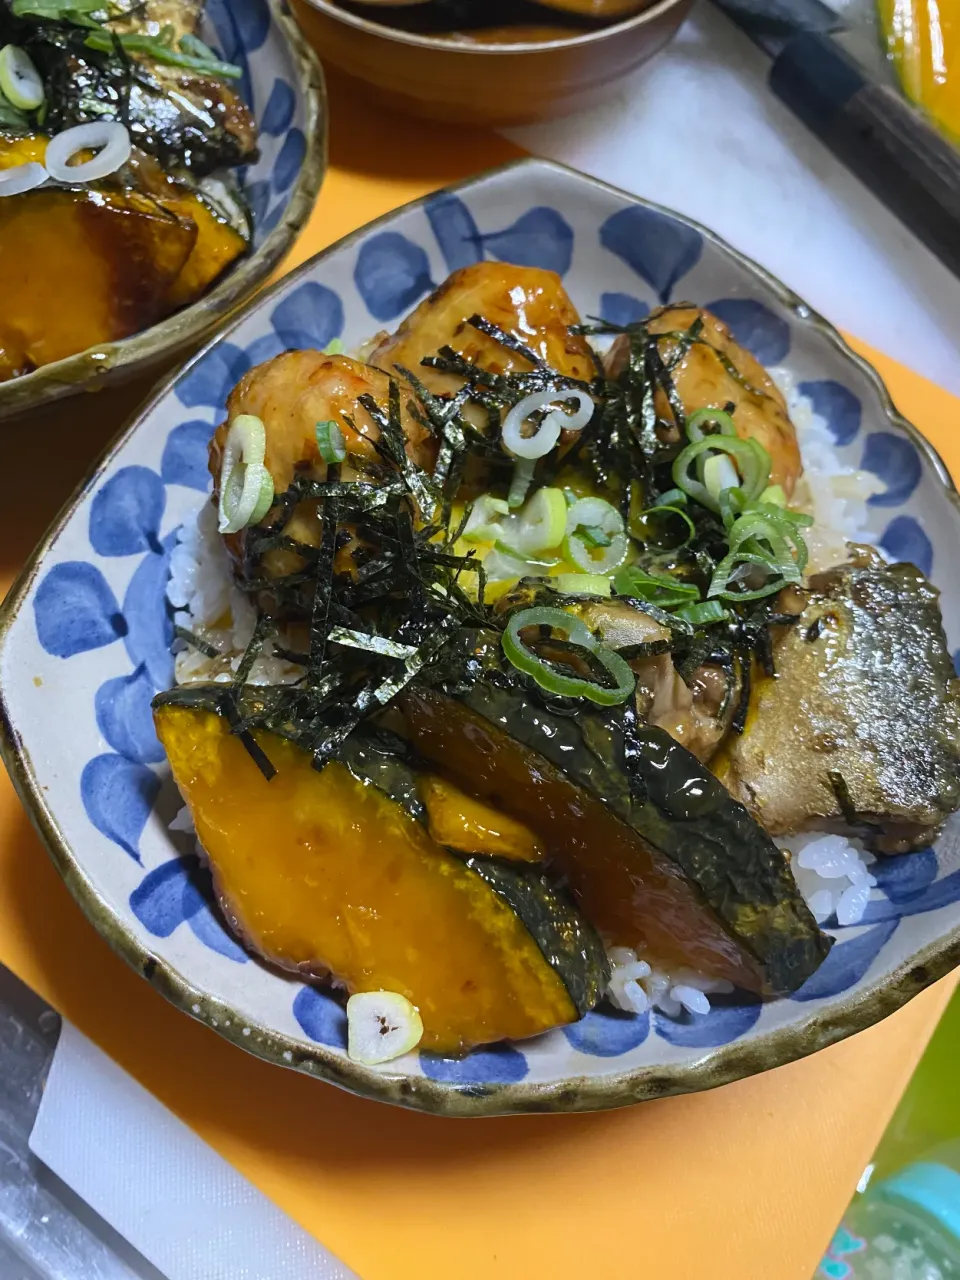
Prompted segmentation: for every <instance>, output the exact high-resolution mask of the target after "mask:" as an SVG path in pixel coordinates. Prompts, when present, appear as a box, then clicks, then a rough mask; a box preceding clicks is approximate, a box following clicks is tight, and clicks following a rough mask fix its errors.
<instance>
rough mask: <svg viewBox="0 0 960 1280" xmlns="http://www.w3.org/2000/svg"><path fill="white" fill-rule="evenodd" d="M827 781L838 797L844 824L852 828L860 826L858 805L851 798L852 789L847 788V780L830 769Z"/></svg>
mask: <svg viewBox="0 0 960 1280" xmlns="http://www.w3.org/2000/svg"><path fill="white" fill-rule="evenodd" d="M827 780H828V781H829V783H830V789H831V791H832V792H833V794H834V795H835V796H836V799H837V804H838V805H839V806H840V812H841V813H842V814H843V820H844V822H846V823H847V825H848V826H851V827H856V826H858V825H859V823H860V818H859V816H858V814H857V808H856V805H855V804H854V803H853V800H852V799H851V798H850V788H849V787H848V786H847V780H846V778H845V777H844V776H843V774H842V773H839V772H838V771H837V770H836V769H828V770H827Z"/></svg>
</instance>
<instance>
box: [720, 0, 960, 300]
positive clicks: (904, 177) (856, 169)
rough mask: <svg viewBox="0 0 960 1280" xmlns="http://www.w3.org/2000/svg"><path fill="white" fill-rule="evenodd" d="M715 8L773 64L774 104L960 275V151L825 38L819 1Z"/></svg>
mask: <svg viewBox="0 0 960 1280" xmlns="http://www.w3.org/2000/svg"><path fill="white" fill-rule="evenodd" d="M715 2H716V3H717V4H718V5H719V7H720V8H721V9H722V10H723V11H724V13H726V14H727V15H728V17H730V18H732V19H733V20H734V22H736V23H737V25H738V26H739V27H741V28H742V29H743V30H744V31H745V32H746V33H747V35H749V36H750V38H751V39H752V40H753V41H754V43H755V44H757V45H759V46H760V48H762V49H763V50H764V51H765V52H766V53H768V54H769V55H770V56H771V57H772V58H773V66H772V67H771V70H770V87H771V89H772V90H773V92H774V93H775V94H776V95H777V97H778V98H780V99H781V100H782V101H783V102H784V103H785V104H786V105H787V106H788V107H789V108H790V109H791V111H793V112H794V113H795V114H796V115H797V116H798V117H799V118H800V119H801V120H802V121H803V123H804V124H805V125H806V126H807V127H808V128H809V129H811V130H812V132H813V133H815V134H816V135H817V137H818V138H820V140H821V141H822V142H823V143H825V145H826V146H827V147H829V148H830V150H831V151H832V152H833V153H834V155H835V156H836V157H837V158H838V159H839V160H841V161H842V162H843V163H844V164H845V165H846V166H847V168H848V169H850V170H851V171H852V172H853V173H855V174H856V175H857V177H858V178H860V180H861V181H862V182H863V183H864V184H865V185H866V186H867V187H869V188H870V190H871V191H872V192H873V193H874V195H876V196H877V197H878V198H879V199H880V200H882V201H883V203H884V204H885V205H886V206H887V208H889V209H890V211H891V212H892V213H894V214H895V215H896V216H897V217H898V218H899V219H900V221H901V222H903V223H904V225H905V226H907V227H908V228H909V229H910V230H911V231H912V232H913V233H914V235H916V236H917V238H918V239H919V240H921V241H923V243H924V244H925V245H926V246H927V248H928V249H930V250H931V251H932V252H933V253H935V254H936V256H937V257H938V258H939V259H940V261H941V262H942V263H943V264H944V266H946V267H948V268H949V269H950V270H951V271H952V272H953V273H954V275H957V276H960V151H957V150H956V149H955V148H954V147H953V146H952V145H951V144H950V143H949V142H948V141H947V140H946V139H945V138H943V137H942V136H941V135H940V134H939V133H937V131H936V130H935V129H934V128H933V127H932V126H931V125H930V124H928V123H927V121H926V120H925V119H924V117H923V116H922V115H921V114H920V112H919V111H916V110H915V109H914V108H913V107H911V106H910V105H909V104H908V103H907V102H905V101H904V100H903V99H902V98H901V97H900V96H899V95H898V94H897V93H896V92H895V90H893V89H892V88H890V87H888V86H887V85H882V84H878V83H877V81H876V80H875V79H873V77H872V76H871V75H870V74H869V73H868V72H867V71H866V70H865V69H864V68H863V67H862V66H861V65H860V64H859V63H858V62H857V61H856V59H854V58H853V57H851V56H850V54H848V53H847V52H846V51H845V50H844V49H842V48H841V47H840V45H838V44H837V43H836V41H835V40H833V39H832V36H833V35H834V34H835V33H836V32H838V31H842V30H844V24H843V23H842V22H841V21H840V19H839V18H838V17H837V15H836V14H835V13H834V12H833V10H831V9H828V8H827V6H826V5H825V4H821V3H820V0H766V2H764V0H715Z"/></svg>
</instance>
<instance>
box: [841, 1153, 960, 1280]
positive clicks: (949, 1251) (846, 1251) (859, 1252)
mask: <svg viewBox="0 0 960 1280" xmlns="http://www.w3.org/2000/svg"><path fill="white" fill-rule="evenodd" d="M934 1157H935V1158H934ZM958 1169H960V1142H954V1143H950V1144H947V1145H945V1146H943V1147H939V1148H937V1149H936V1150H935V1151H934V1152H932V1153H931V1158H930V1159H926V1160H920V1161H917V1162H916V1163H915V1164H911V1165H908V1166H907V1167H906V1168H905V1169H902V1170H900V1172H899V1173H896V1174H894V1176H893V1177H891V1178H887V1179H886V1180H884V1181H881V1182H879V1183H876V1184H872V1185H870V1186H869V1187H868V1189H867V1191H866V1192H865V1193H864V1194H863V1195H861V1196H859V1197H857V1199H855V1200H854V1202H853V1203H852V1204H851V1206H850V1208H849V1209H848V1210H847V1213H846V1215H845V1217H844V1219H843V1222H842V1223H841V1224H840V1226H839V1227H838V1229H837V1231H836V1234H835V1235H834V1237H833V1240H832V1241H831V1243H830V1247H829V1249H828V1250H827V1253H826V1256H825V1257H824V1258H823V1260H822V1261H821V1263H820V1266H819V1267H818V1269H817V1274H816V1280H960V1172H958Z"/></svg>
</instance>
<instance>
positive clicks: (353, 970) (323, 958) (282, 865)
mask: <svg viewBox="0 0 960 1280" xmlns="http://www.w3.org/2000/svg"><path fill="white" fill-rule="evenodd" d="M222 692H223V687H222V686H219V687H217V686H213V687H210V686H206V687H203V686H200V687H198V686H191V687H187V688H184V689H181V690H174V691H173V692H172V693H170V694H164V695H161V696H160V697H159V698H158V699H157V701H156V704H155V719H156V726H157V732H158V734H159V736H160V740H161V741H162V743H163V745H164V747H165V748H166V751H167V756H168V758H169V760H170V765H171V768H172V769H173V775H174V778H175V779H176V781H177V784H178V786H179V787H180V790H181V792H182V794H183V796H184V799H185V800H186V802H187V804H188V805H189V807H190V810H191V812H192V814H193V818H194V822H195V823H196V828H197V833H198V836H199V838H200V841H201V843H202V845H203V847H204V849H205V850H206V852H207V855H208V857H209V860H210V866H211V869H212V872H213V878H214V883H215V885H216V888H217V892H218V895H219V899H220V902H221V905H222V907H223V910H224V913H225V915H226V917H227V919H228V921H229V922H230V924H231V926H232V927H233V928H234V929H235V930H236V932H237V933H238V934H239V935H240V936H241V937H243V938H244V939H245V940H246V942H247V944H248V945H249V946H250V947H251V948H252V949H253V950H255V951H256V952H258V953H259V954H260V955H262V956H263V957H264V958H265V959H267V960H269V961H271V962H272V963H273V964H276V965H278V966H279V967H281V968H283V969H286V970H290V971H293V972H298V973H301V974H305V975H317V976H320V975H323V974H325V973H327V972H330V973H333V974H335V975H336V976H337V977H338V978H340V979H341V980H342V981H343V982H344V983H345V984H346V985H347V988H348V989H349V990H350V991H351V992H358V991H378V990H385V991H394V992H398V993H399V994H401V995H404V996H406V997H407V999H409V1000H410V1001H411V1002H412V1003H413V1004H415V1005H416V1006H417V1007H418V1009H419V1011H420V1016H421V1018H422V1020H423V1026H424V1035H423V1041H422V1043H423V1045H424V1047H427V1048H430V1049H435V1050H440V1051H444V1052H459V1051H461V1050H463V1049H465V1048H469V1047H470V1046H472V1045H477V1044H485V1043H488V1042H491V1041H496V1040H500V1039H503V1038H510V1039H522V1038H524V1037H526V1036H532V1035H536V1034H538V1033H539V1032H541V1031H544V1030H546V1029H547V1028H549V1027H555V1026H558V1025H561V1024H564V1023H569V1022H573V1021H575V1020H576V1019H577V1018H579V1017H580V1016H581V1015H582V1014H583V1013H584V1012H585V1011H586V1010H587V1009H589V1008H590V1007H591V1006H592V1005H593V1004H594V1003H595V1002H596V1000H597V999H598V998H599V995H600V994H601V992H602V990H603V986H604V984H605V981H606V962H605V957H604V953H603V948H602V946H601V944H600V941H599V939H598V938H597V936H596V935H595V934H594V932H593V930H592V929H591V928H590V927H589V926H588V925H587V924H586V923H585V922H584V921H583V920H582V919H581V918H580V916H579V915H578V913H577V912H576V910H575V909H574V908H573V906H572V904H571V903H570V902H569V901H567V900H565V899H564V898H563V897H562V896H561V895H560V894H559V893H557V892H556V891H555V890H554V889H553V888H552V887H551V886H550V885H549V884H548V883H547V882H546V880H544V879H543V877H542V876H541V875H540V874H539V873H538V872H537V871H536V870H535V869H528V868H525V867H523V868H520V867H518V866H516V865H512V864H509V863H506V862H500V861H497V860H491V859H488V858H477V859H466V860H464V859H461V858H458V857H457V856H455V855H454V854H453V853H450V852H449V851H447V850H446V849H443V848H441V847H440V846H439V845H437V844H436V843H435V842H434V841H433V840H432V839H431V838H430V835H429V833H428V831H427V830H426V828H425V827H424V826H423V825H422V824H421V823H420V822H418V821H417V820H416V819H415V818H414V817H412V816H411V815H410V814H409V813H408V812H407V811H406V810H405V808H404V807H403V804H402V803H397V802H395V801H394V800H392V799H390V798H389V797H388V796H387V795H386V794H385V793H384V792H383V791H382V790H381V789H380V788H379V787H378V786H372V785H365V784H364V782H363V781H361V780H360V778H358V777H357V776H355V773H353V772H351V770H350V769H348V768H347V767H346V766H345V765H344V764H341V763H339V762H333V763H330V764H328V765H327V766H326V768H324V769H323V770H322V771H320V772H318V771H317V770H316V769H314V768H313V766H312V760H311V757H310V755H309V753H308V752H306V751H304V750H303V749H302V748H300V747H298V746H296V745H295V744H294V743H292V742H290V741H287V740H286V739H284V738H281V737H279V736H277V735H273V734H268V733H260V732H259V731H258V732H257V734H256V738H257V742H258V744H259V745H260V747H261V748H262V749H263V750H265V751H266V753H267V755H268V756H269V759H270V761H271V763H272V764H273V766H274V768H275V769H276V773H275V775H274V776H273V777H272V778H271V779H270V780H269V781H268V780H267V778H266V777H265V776H264V774H263V773H262V772H261V771H260V769H259V768H258V766H257V764H256V763H255V762H254V760H253V758H252V756H251V755H250V753H249V752H248V750H247V749H246V748H245V746H244V744H243V742H242V741H241V740H240V739H239V738H238V737H237V736H235V735H233V734H232V733H231V732H230V726H229V724H228V722H227V720H226V719H225V718H223V717H221V716H220V715H219V714H217V712H216V711H215V710H210V709H208V708H209V707H210V706H215V705H216V699H217V698H218V697H219V696H220V695H222ZM361 764H362V762H361ZM402 773H403V766H402V764H401V763H400V762H397V763H396V767H395V768H394V769H393V770H392V771H391V774H390V776H392V777H393V779H394V781H395V782H396V783H397V785H398V786H399V787H400V791H401V793H402V795H401V799H402V797H403V796H406V797H407V798H408V799H409V800H410V801H411V803H415V800H414V796H415V788H414V787H413V786H412V785H410V783H409V781H408V780H406V781H405V780H403V778H402ZM385 776H386V775H382V777H381V780H384V779H385Z"/></svg>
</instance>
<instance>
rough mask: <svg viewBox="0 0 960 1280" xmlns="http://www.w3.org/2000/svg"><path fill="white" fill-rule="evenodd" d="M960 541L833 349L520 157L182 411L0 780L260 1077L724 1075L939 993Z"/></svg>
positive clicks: (115, 465) (955, 794)
mask: <svg viewBox="0 0 960 1280" xmlns="http://www.w3.org/2000/svg"><path fill="white" fill-rule="evenodd" d="M958 542H960V526H958V510H957V502H956V497H955V494H954V491H953V488H952V486H951V484H950V481H949V477H948V475H947V473H946V471H945V469H944V467H943V465H942V463H941V462H940V461H939V459H938V458H937V457H936V455H935V453H934V452H933V450H932V449H931V448H930V447H929V446H928V445H926V444H925V443H924V441H923V440H922V438H921V437H920V436H919V435H918V434H917V433H916V432H915V431H914V429H913V428H912V427H910V426H909V425H908V424H907V423H905V422H904V421H903V419H902V418H900V417H899V416H898V415H897V413H896V412H895V410H894V408H893V406H892V404H891V403H890V400H889V398H888V396H887V395H886V393H885V391H884V389H883V386H882V384H881V383H880V380H879V379H878V377H877V375H876V374H875V373H874V372H873V371H872V370H871V369H870V368H869V367H868V366H867V365H866V364H865V363H864V362H863V361H861V360H860V359H858V358H857V357H856V356H854V355H853V354H852V352H850V350H849V349H848V348H847V347H846V346H845V344H844V343H843V342H842V340H841V339H840V338H839V336H838V335H837V334H836V332H835V331H834V330H833V329H832V328H830V326H829V325H827V324H826V322H824V321H823V320H821V319H820V318H819V317H817V316H816V315H814V314H812V313H811V312H810V310H809V309H808V308H807V307H806V306H804V305H803V304H802V303H800V302H799V301H798V300H797V299H796V298H795V297H794V295H792V294H791V293H790V292H789V291H787V290H786V289H785V288H784V287H783V286H781V285H780V284H778V283H777V282H776V281H775V280H773V279H772V278H771V277H769V276H768V275H766V274H765V273H764V272H763V271H762V270H760V269H759V268H758V267H756V266H755V265H754V264H753V263H751V262H749V261H748V260H747V259H745V258H743V257H742V256H740V255H738V254H736V253H735V252H733V251H732V250H731V249H729V248H728V247H727V246H726V245H724V244H723V243H722V242H720V241H719V240H718V239H716V238H715V237H714V236H713V235H711V233H709V232H708V231H706V230H705V229H703V228H701V227H698V226H696V225H694V224H692V223H690V222H688V221H686V220H685V219H683V218H680V217H678V216H676V215H674V214H670V213H668V212H667V211H665V210H662V209H660V208H657V207H656V206H653V205H650V204H646V203H643V202H638V201H636V200H635V199H633V198H632V197H630V196H628V195H626V194H624V193H621V192H618V191H615V190H613V189H612V188H609V187H606V186H604V185H602V184H600V183H598V182H595V181H593V180H591V179H588V178H585V177H583V176H581V175H578V174H575V173H573V172H571V171H569V170H565V169H563V168H561V167H559V166H555V165H552V164H548V163H545V162H541V161H533V160H530V161H523V162H520V163H518V164H516V165H512V166H509V167H507V168H506V169H503V170H499V171H496V172H494V173H491V174H488V175H484V176H482V177H479V178H477V179H475V180H473V181H471V182H469V183H467V184H465V185H464V186H462V187H460V188H458V189H456V190H455V191H448V192H443V193H440V194H438V195H436V196H433V197H431V198H429V199H427V200H424V201H420V202H417V203H415V204H413V205H410V206H407V207H406V208H404V209H401V210H399V211H397V212H396V213H393V214H390V215H389V216H387V217H386V218H384V219H382V220H381V221H380V222H379V223H376V224H373V225H372V226H371V227H368V228H365V229H364V230H362V231H360V232H358V233H356V234H355V235H353V236H350V237H348V238H347V239H346V240H344V241H341V242H340V243H339V244H337V245H335V246H333V247H332V248H331V249H329V250H327V251H325V252H324V253H322V254H320V255H319V256H318V257H317V258H315V259H313V260H312V261H311V262H309V263H307V264H305V265H304V266H303V267H301V268H299V269H298V270H297V271H295V272H294V273H292V275H290V276H289V277H287V278H286V279H284V280H283V281H281V282H280V284H279V285H277V286H275V288H274V289H273V290H272V291H270V292H269V293H267V294H265V295H264V296H262V297H261V298H259V299H257V300H256V301H255V302H254V303H253V304H251V305H250V306H249V307H248V308H247V309H246V311H245V312H244V313H243V315H242V316H241V317H240V318H239V319H238V320H237V321H236V322H235V323H234V324H233V325H232V326H231V327H230V329H228V330H227V331H226V332H224V333H223V334H221V335H220V336H219V337H218V338H217V339H216V340H215V341H214V342H213V343H212V344H211V345H210V346H209V347H208V348H207V349H206V350H205V351H204V352H203V353H201V354H200V356H198V357H197V358H196V359H195V360H194V361H192V362H191V364H190V365H189V366H188V367H187V368H186V369H184V370H183V371H182V372H181V373H180V374H178V375H177V377H176V378H174V379H173V380H171V381H170V382H168V383H167V384H166V385H165V386H164V387H163V388H161V390H160V391H159V392H158V393H157V395H156V396H155V397H154V398H153V400H152V401H151V402H150V403H149V404H148V406H147V407H146V408H145V409H144V410H143V412H142V413H141V415H140V417H139V418H138V419H137V421H136V422H135V423H134V425H133V426H132V427H131V428H130V429H129V430H128V431H127V432H126V433H125V434H124V436H123V437H122V438H121V440H120V441H119V442H118V444H117V445H116V446H115V447H114V449H113V450H112V451H111V453H110V454H109V456H108V458H107V459H106V461H105V462H104V463H103V464H102V466H101V467H100V468H98V470H97V472H96V474H95V475H93V476H92V477H91V479H90V481H89V483H88V485H87V486H86V488H85V490H84V492H83V493H82V494H81V495H80V496H79V497H78V498H77V499H76V500H75V501H74V502H73V503H72V504H71V506H70V509H69V510H68V511H67V512H66V513H65V514H64V515H63V517H62V518H61V520H60V521H59V522H58V524H57V526H56V527H55V528H54V529H53V530H52V532H51V534H50V535H49V537H48V539H47V540H46V542H45V544H44V545H43V546H42V547H41V548H40V549H39V551H38V552H37V554H36V555H35V557H34V559H33V561H32V562H31V564H30V566H29V567H28V569H27V570H26V572H25V574H24V576H23V578H22V579H21V581H20V583H19V585H18V586H17V588H16V589H15V590H14V592H13V593H12V594H11V596H10V598H9V599H8V601H7V603H6V605H5V607H4V614H5V616H4V620H3V626H4V634H3V650H2V655H0V676H2V680H0V684H2V688H3V700H4V711H5V718H6V724H7V738H6V743H5V754H6V759H7V762H8V765H9V766H10V768H11V770H12V772H13V774H14V776H15V779H16V780H17V783H18V786H19V788H20V790H21V794H22V795H23V796H24V798H25V800H26V802H27V803H28V805H30V806H31V807H32V809H33V811H34V813H35V816H36V818H37V821H38V823H39V825H40V827H41V830H42V831H43V833H44V835H45V837H46V839H47V841H48V844H49V845H50V848H51V851H52V853H53V856H54V859H55V860H56V862H57V864H58V865H59V867H60V868H61V870H62V871H63V873H64V875H65V878H66V880H67V882H68V884H69V885H70V887H71V889H72V891H73V892H74V893H75V894H76V896H77V898H78V900H79V901H80V903H81V905H82V906H83V908H84V910H85V911H86V912H87V913H88V915H89V916H90V917H91V919H92V920H93V921H94V923H95V924H96V925H97V927H98V928H99V929H100V930H101V931H102V932H103V933H104V934H105V936H106V937H107V938H108V939H109V940H110V941H111V942H112V943H113V945H114V946H115V947H116V948H117V949H118V950H119V951H120V952H121V953H122V954H123V955H124V956H126V958H127V959H128V960H129V961H130V962H131V963H132V964H134V965H135V966H136V967H137V968H138V969H140V970H141V971H142V972H143V973H144V974H145V976H147V977H148V978H149V980H150V981H151V982H153V983H154V984H155V985H156V986H157V987H158V988H159V989H160V990H162V991H163V992H164V994H165V995H167V996H168V997H169V998H170V999H172V1000H173V1001H174V1002H175V1003H176V1004H177V1005H178V1006H179V1007H180V1008H182V1009H183V1010H185V1011H186V1012H188V1013H190V1014H192V1015H193V1016H195V1017H197V1018H200V1019H202V1020H203V1021H205V1022H207V1023H208V1024H209V1025H211V1026H213V1027H215V1028H216V1029H217V1030H218V1031H219V1032H220V1033H221V1034H223V1035H225V1036H227V1037H228V1038H229V1039H231V1040H233V1041H234V1042H235V1043H236V1044H238V1045H241V1046H242V1047H243V1048H245V1049H248V1050H251V1051H252V1052H255V1053H258V1054H260V1055H261V1056H263V1057H265V1058H268V1059H269V1060H272V1061H274V1062H277V1063H279V1064H284V1065H288V1066H293V1067H295V1068H297V1069H299V1070H302V1071H305V1072H308V1073H310V1074H313V1075H316V1076H319V1077H321V1078H323V1079H326V1080H330V1081H332V1082H334V1083H337V1084H340V1085H343V1086H344V1087H346V1088H349V1089H352V1090H354V1091H356V1092H358V1093H363V1094H366V1095H369V1096H372V1097H377V1098H381V1099H384V1100H387V1101H392V1102H396V1103H400V1104H402V1105H406V1106H412V1107H418V1108H421V1109H424V1110H431V1111H437V1112H442V1113H446V1114H453V1115H482V1114H492V1113H498V1112H500V1113H502V1112H508V1111H525V1110H538V1111H542V1110H575V1109H590V1108H599V1107H609V1106H617V1105H621V1104H624V1103H628V1102H632V1101H637V1100H642V1099H643V1098H647V1097H652V1096H662V1095H663V1094H666V1093H671V1092H681V1091H686V1090H692V1089H699V1088H706V1087H711V1086H714V1085H717V1084H721V1083H723V1082H725V1081H728V1080H732V1079H736V1078H737V1077H739V1076H743V1075H746V1074H749V1073H750V1072H754V1071H758V1070H762V1069H765V1068H767V1067H772V1066H776V1065H778V1064H780V1063H782V1062H785V1061H788V1060H790V1059H791V1058H795V1057H797V1056H799V1055H801V1054H805V1053H809V1052H812V1051H813V1050H815V1049H818V1048H820V1047H822V1046H823V1045H825V1044H828V1043H830V1042H831V1041H833V1040H836V1039H838V1038H840V1037H842V1036H844V1035H847V1034H850V1033H851V1032H853V1031H856V1030H858V1029H859V1028H861V1027H863V1026H866V1025H868V1024H869V1023H870V1022H873V1021H875V1020H877V1019H878V1018H880V1017H882V1016H883V1015H884V1014H886V1013H888V1012H889V1011H891V1010H892V1009H894V1008H896V1007H897V1006H898V1005H900V1004H902V1003H903V1002H904V1001H905V1000H907V999H909V997H910V996H912V995H913V994H915V993H916V992H917V991H918V990H920V989H921V988H922V987H923V986H924V985H925V984H926V983H928V982H930V981H931V980H932V979H934V978H936V977H937V976H939V975H941V974H942V973H945V972H946V971H947V970H948V969H949V968H950V967H951V966H952V965H953V964H954V963H955V961H956V958H957V950H958V937H960V870H958V869H957V859H956V837H955V826H954V824H953V822H952V818H951V815H952V814H953V813H954V811H955V809H956V808H957V805H958V802H960V788H958V778H960V763H958V748H957V739H958V734H957V726H958V695H957V685H956V681H955V679H954V672H953V664H952V660H951V657H950V647H949V643H948V640H947V636H948V635H949V636H951V637H952V638H953V639H954V641H955V640H956V636H957V633H958V630H960V599H958V596H957V593H956V590H955V588H953V587H952V586H951V583H950V582H949V581H948V580H946V579H945V577H944V575H943V570H944V568H945V566H946V565H947V564H949V563H950V560H951V557H955V556H956V554H957V548H958ZM932 584H937V586H939V587H940V588H941V590H942V591H943V595H942V596H941V595H938V591H937V586H934V585H932ZM944 628H946V634H945V630H944ZM65 718H67V719H69V722H70V723H71V725H72V726H73V735H72V737H71V740H70V742H69V744H65V743H64V741H63V736H62V731H61V727H62V724H63V722H64V719H65Z"/></svg>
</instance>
